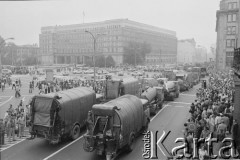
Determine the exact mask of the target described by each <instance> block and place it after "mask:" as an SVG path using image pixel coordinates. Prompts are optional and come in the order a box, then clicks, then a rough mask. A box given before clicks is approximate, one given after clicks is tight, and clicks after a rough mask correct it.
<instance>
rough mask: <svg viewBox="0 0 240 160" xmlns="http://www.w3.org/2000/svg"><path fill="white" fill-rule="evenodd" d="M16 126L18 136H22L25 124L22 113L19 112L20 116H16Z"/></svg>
mask: <svg viewBox="0 0 240 160" xmlns="http://www.w3.org/2000/svg"><path fill="white" fill-rule="evenodd" d="M17 123H18V125H19V126H18V127H19V138H22V137H24V126H25V118H24V116H23V113H21V114H20V117H19V118H18V122H17Z"/></svg>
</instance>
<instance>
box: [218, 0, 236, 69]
mask: <svg viewBox="0 0 240 160" xmlns="http://www.w3.org/2000/svg"><path fill="white" fill-rule="evenodd" d="M239 2H240V1H239V0H221V2H220V10H218V11H217V15H216V16H217V23H216V32H217V46H216V67H217V69H220V70H225V69H229V68H231V66H232V62H233V52H234V48H235V47H237V46H236V44H237V39H239V32H238V27H239V18H240V17H239ZM238 43H239V42H238Z"/></svg>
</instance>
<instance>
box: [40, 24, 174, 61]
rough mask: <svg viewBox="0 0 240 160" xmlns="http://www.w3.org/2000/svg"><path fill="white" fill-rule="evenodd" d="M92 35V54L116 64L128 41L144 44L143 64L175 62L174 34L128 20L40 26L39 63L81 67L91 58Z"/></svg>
mask: <svg viewBox="0 0 240 160" xmlns="http://www.w3.org/2000/svg"><path fill="white" fill-rule="evenodd" d="M86 30H87V31H90V32H91V33H92V34H93V35H97V34H105V35H104V36H100V37H98V38H97V46H96V52H97V53H96V54H99V53H102V54H103V55H104V56H109V55H110V56H112V58H113V59H114V61H115V63H116V64H117V65H119V64H122V63H123V54H124V47H126V46H127V45H128V43H129V42H139V43H143V42H146V43H148V44H150V45H151V53H149V54H147V56H146V63H147V64H159V63H176V58H177V57H176V56H177V38H176V32H174V31H170V30H167V29H161V28H158V27H154V26H150V25H147V24H142V23H138V22H134V21H130V20H128V19H115V20H107V21H102V22H94V23H84V24H75V25H64V26H49V27H42V28H41V34H40V35H39V45H40V53H41V63H42V64H44V65H51V64H81V63H84V62H85V60H86V59H87V58H89V57H91V56H93V52H94V50H93V48H94V47H93V39H92V37H91V35H90V34H88V33H86V32H85V31H86Z"/></svg>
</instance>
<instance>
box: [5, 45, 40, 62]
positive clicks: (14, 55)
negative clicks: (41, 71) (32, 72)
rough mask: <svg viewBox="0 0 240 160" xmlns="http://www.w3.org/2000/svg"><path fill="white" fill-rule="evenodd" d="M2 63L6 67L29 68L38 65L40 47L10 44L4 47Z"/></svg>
mask: <svg viewBox="0 0 240 160" xmlns="http://www.w3.org/2000/svg"><path fill="white" fill-rule="evenodd" d="M3 50H4V51H3V53H2V60H3V61H2V62H3V64H4V65H17V66H26V65H27V66H28V65H37V64H38V62H39V60H38V58H39V47H38V45H37V44H32V45H15V44H14V43H9V44H8V45H7V46H5V47H4V49H3Z"/></svg>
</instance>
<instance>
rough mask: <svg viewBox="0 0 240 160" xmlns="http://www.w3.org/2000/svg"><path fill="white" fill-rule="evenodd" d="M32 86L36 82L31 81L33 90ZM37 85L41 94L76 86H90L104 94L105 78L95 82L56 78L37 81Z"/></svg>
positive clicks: (30, 86)
mask: <svg viewBox="0 0 240 160" xmlns="http://www.w3.org/2000/svg"><path fill="white" fill-rule="evenodd" d="M31 84H33V85H31ZM32 86H34V83H33V82H30V85H29V88H30V90H31V92H32V90H33V88H32ZM94 86H95V89H94ZM36 87H37V88H38V89H39V94H47V93H51V92H58V91H63V90H67V89H71V88H76V87H90V88H92V89H94V90H95V92H96V93H98V94H104V90H105V80H99V81H98V80H97V81H96V82H95V84H94V81H93V80H55V81H54V83H47V82H46V81H39V82H37V83H36Z"/></svg>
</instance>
